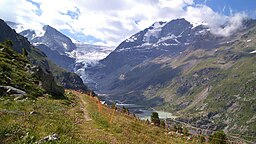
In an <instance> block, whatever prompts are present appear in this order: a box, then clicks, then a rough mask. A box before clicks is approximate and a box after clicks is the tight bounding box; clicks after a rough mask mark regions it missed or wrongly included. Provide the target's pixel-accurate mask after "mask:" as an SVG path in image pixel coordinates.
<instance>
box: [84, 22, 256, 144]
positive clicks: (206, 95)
mask: <svg viewBox="0 0 256 144" xmlns="http://www.w3.org/2000/svg"><path fill="white" fill-rule="evenodd" d="M223 27H224V26H223ZM255 32H256V23H255V20H245V21H243V26H241V27H240V28H239V29H237V30H236V31H234V32H233V34H231V35H229V36H227V37H223V36H217V35H214V34H212V33H211V30H210V29H209V28H208V27H207V26H205V25H199V26H196V27H193V26H192V24H190V23H189V22H187V21H186V20H185V19H176V20H172V21H170V22H168V23H164V22H156V23H154V24H153V25H152V26H151V27H149V28H147V29H145V30H142V31H140V32H138V33H136V34H134V35H133V36H131V37H130V38H129V39H127V40H125V41H123V42H122V43H121V44H120V45H119V46H118V47H117V48H116V49H115V50H114V51H113V52H112V53H111V54H110V55H109V56H108V57H107V58H105V59H103V60H102V61H101V62H100V63H99V64H98V65H97V66H96V67H93V68H91V69H88V71H87V72H88V75H89V77H90V78H91V79H92V80H93V83H88V84H90V87H91V88H94V90H95V91H97V92H98V93H102V94H105V95H107V96H108V97H106V98H105V99H110V100H119V101H125V102H126V103H135V104H140V105H144V106H147V107H148V108H152V107H153V108H156V109H159V110H165V111H169V112H172V113H174V115H176V116H179V117H180V118H179V120H181V121H183V122H186V123H190V124H192V125H193V126H195V127H199V128H203V129H211V130H221V129H223V130H225V131H226V132H227V133H230V134H234V135H239V136H241V137H243V138H245V139H251V138H252V139H253V138H254V137H255V130H256V127H255V125H254V123H255V120H256V119H255V94H256V91H255V79H256V77H255V71H256V66H255V52H254V51H255V49H256V47H255V45H256V43H255V42H256V41H255ZM95 84H96V86H95ZM254 140H255V139H254ZM254 140H253V141H254Z"/></svg>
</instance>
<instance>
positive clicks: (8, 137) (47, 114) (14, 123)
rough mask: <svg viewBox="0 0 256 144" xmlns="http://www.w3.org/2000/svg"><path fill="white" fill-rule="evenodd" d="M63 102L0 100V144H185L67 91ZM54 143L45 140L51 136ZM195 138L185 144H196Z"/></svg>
mask: <svg viewBox="0 0 256 144" xmlns="http://www.w3.org/2000/svg"><path fill="white" fill-rule="evenodd" d="M65 96H66V99H63V100H53V99H49V98H39V99H37V100H36V101H33V100H26V101H19V102H16V101H10V100H8V99H3V98H1V97H0V114H1V119H0V143H81V144H88V143H89V144H99V143H100V144H101V143H102V144H105V143H117V144H119V143H127V144H132V143H150V144H151V143H152V144H155V143H158V144H165V143H174V144H180V143H186V142H187V141H186V140H187V137H186V136H180V135H175V136H174V135H166V130H165V129H163V128H159V127H156V126H153V125H149V124H147V123H146V122H145V121H140V120H138V119H136V118H134V117H133V116H131V115H130V116H129V115H127V114H124V113H121V112H119V111H116V112H115V113H113V112H114V110H113V109H111V108H108V107H105V106H104V105H101V108H102V109H101V111H100V110H99V103H98V101H97V99H96V98H95V97H90V96H88V95H85V94H82V93H79V92H76V91H67V92H66V93H65ZM14 119H15V120H14ZM53 135H55V137H54V138H56V139H52V140H49V139H47V138H46V137H47V136H51V137H53ZM198 140H199V139H198V138H197V137H195V138H193V139H190V140H189V143H191V144H196V143H199V141H198Z"/></svg>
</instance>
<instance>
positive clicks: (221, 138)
mask: <svg viewBox="0 0 256 144" xmlns="http://www.w3.org/2000/svg"><path fill="white" fill-rule="evenodd" d="M227 140H228V139H227V136H226V134H225V133H224V131H217V132H215V133H214V134H213V135H211V136H210V143H211V144H227Z"/></svg>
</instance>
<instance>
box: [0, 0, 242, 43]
mask: <svg viewBox="0 0 256 144" xmlns="http://www.w3.org/2000/svg"><path fill="white" fill-rule="evenodd" d="M32 1H33V2H36V3H39V4H40V9H38V7H37V6H35V5H33V4H32V3H31V2H28V1H26V0H1V1H0V5H1V7H2V9H0V18H2V19H4V20H9V21H14V22H18V23H23V24H26V25H27V26H28V27H32V28H34V27H37V28H38V27H40V26H41V25H44V24H48V25H51V26H53V27H55V28H56V29H58V30H61V29H68V30H70V32H72V33H81V32H82V33H83V34H84V35H87V36H93V37H95V38H97V39H100V40H102V41H103V42H105V43H106V44H108V45H115V46H116V45H118V44H119V43H120V42H122V41H123V40H124V39H126V38H128V37H130V36H131V35H132V34H134V33H136V32H138V31H139V30H142V29H145V28H147V27H149V26H150V25H151V24H153V23H154V22H155V21H170V20H172V19H175V18H181V17H184V18H186V19H187V20H189V21H190V22H192V23H202V22H205V23H208V24H209V26H210V27H211V28H214V32H216V34H220V33H217V31H223V32H224V33H225V34H224V35H227V34H229V33H231V32H232V31H233V30H234V29H235V28H237V27H239V26H240V23H239V22H236V21H240V20H241V17H243V15H233V16H232V17H231V18H230V17H227V16H224V15H221V14H218V13H216V12H214V11H213V10H212V9H211V8H209V7H208V6H206V5H196V4H195V3H194V1H193V0H122V1H121V0H111V1H109V0H108V1H106V0H72V1H71V0H54V1H53V0H32ZM35 11H40V12H41V15H37V14H36V12H35ZM68 11H71V12H76V14H77V15H76V18H75V19H74V18H72V17H71V16H69V15H66V14H67V13H68ZM77 11H79V13H77ZM226 22H228V25H227V27H225V28H224V29H219V28H220V26H221V25H222V24H224V23H226Z"/></svg>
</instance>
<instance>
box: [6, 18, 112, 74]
mask: <svg viewBox="0 0 256 144" xmlns="http://www.w3.org/2000/svg"><path fill="white" fill-rule="evenodd" d="M6 23H7V24H8V25H9V26H10V27H12V28H13V29H15V30H17V31H19V34H21V35H22V36H24V37H26V38H27V39H28V40H29V41H30V42H31V43H32V44H33V45H34V46H36V47H37V48H39V49H40V50H42V51H43V52H44V53H45V54H46V55H47V57H48V58H49V59H50V60H51V61H52V62H54V63H55V64H57V65H58V66H60V67H62V68H64V69H66V70H68V71H72V72H73V71H74V72H77V73H78V74H79V75H84V74H85V73H84V70H83V69H81V68H82V67H86V66H89V65H92V64H94V63H96V62H97V61H98V60H100V59H103V58H105V57H106V56H107V55H108V54H109V53H110V52H111V51H112V50H113V48H111V47H106V46H99V45H90V44H84V43H81V42H75V43H74V42H72V40H71V39H70V38H69V37H68V36H66V35H64V34H62V33H61V32H59V31H58V30H56V29H55V28H53V27H51V26H49V25H45V26H43V27H42V28H39V29H38V28H37V29H33V28H27V27H26V26H24V25H22V24H18V23H15V22H10V21H7V22H6ZM81 71H83V72H81ZM82 77H83V76H82Z"/></svg>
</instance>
